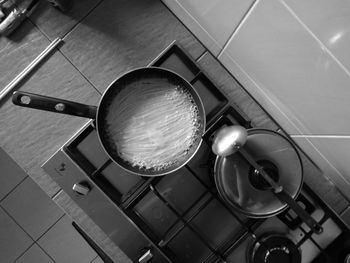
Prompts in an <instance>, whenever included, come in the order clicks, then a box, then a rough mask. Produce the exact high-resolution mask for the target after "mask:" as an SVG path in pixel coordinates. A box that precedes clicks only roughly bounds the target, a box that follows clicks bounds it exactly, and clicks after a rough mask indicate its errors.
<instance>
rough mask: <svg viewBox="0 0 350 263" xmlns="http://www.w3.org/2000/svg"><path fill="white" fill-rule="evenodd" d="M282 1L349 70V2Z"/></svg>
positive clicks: (335, 0)
mask: <svg viewBox="0 0 350 263" xmlns="http://www.w3.org/2000/svg"><path fill="white" fill-rule="evenodd" d="M283 1H284V2H285V3H286V4H287V5H288V6H289V7H290V8H291V9H292V10H293V12H295V14H296V15H297V16H298V17H299V18H300V19H301V20H302V21H303V23H305V25H306V26H307V27H308V28H309V29H310V30H311V31H312V32H313V33H314V34H315V35H316V36H317V37H318V38H319V39H320V40H321V41H322V43H323V44H324V45H326V46H327V48H328V49H329V50H330V51H331V52H332V53H333V54H334V55H335V56H336V57H337V59H338V60H339V61H341V63H343V64H344V66H346V67H347V69H348V70H350V52H349V46H350V31H349V27H350V2H349V1H346V0H332V1H329V0H308V1H300V0H283Z"/></svg>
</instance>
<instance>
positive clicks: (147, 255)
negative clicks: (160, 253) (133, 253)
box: [139, 249, 153, 263]
mask: <svg viewBox="0 0 350 263" xmlns="http://www.w3.org/2000/svg"><path fill="white" fill-rule="evenodd" d="M152 258H153V254H152V252H151V249H148V250H147V251H146V253H144V254H143V255H142V256H141V257H140V258H139V263H146V262H149V261H150V260H151V259H152Z"/></svg>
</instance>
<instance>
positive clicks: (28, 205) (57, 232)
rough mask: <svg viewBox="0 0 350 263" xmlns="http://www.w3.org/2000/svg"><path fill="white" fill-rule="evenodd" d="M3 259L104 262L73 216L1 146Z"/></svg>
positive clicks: (42, 262) (0, 245) (0, 237)
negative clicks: (78, 230) (77, 229)
mask: <svg viewBox="0 0 350 263" xmlns="http://www.w3.org/2000/svg"><path fill="white" fill-rule="evenodd" d="M0 167H1V174H0V193H1V197H0V248H1V249H0V262H1V263H7V262H9V263H11V262H22V263H49V262H76V263H90V262H95V263H96V262H102V261H99V260H100V258H99V257H97V254H96V252H95V251H94V250H93V249H92V248H91V247H90V246H89V245H88V243H87V242H86V241H85V240H84V239H83V238H82V237H81V236H80V234H79V233H78V232H77V231H76V230H75V229H74V227H73V226H72V221H71V219H70V218H69V217H68V216H66V215H64V213H63V211H62V210H61V209H60V208H59V207H58V206H57V205H56V204H55V203H54V202H53V201H52V200H51V199H50V198H49V197H48V196H47V195H46V194H45V192H44V191H43V190H42V189H40V187H39V186H38V185H37V184H36V183H35V182H34V181H33V180H32V179H31V178H30V177H29V176H27V175H26V173H25V172H24V171H23V170H22V169H21V168H20V167H19V166H18V165H17V163H16V162H15V161H14V160H13V159H12V158H11V157H10V156H9V155H8V154H7V153H6V152H5V151H4V150H3V149H2V148H0Z"/></svg>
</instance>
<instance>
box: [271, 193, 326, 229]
mask: <svg viewBox="0 0 350 263" xmlns="http://www.w3.org/2000/svg"><path fill="white" fill-rule="evenodd" d="M274 194H275V195H276V197H277V198H278V199H279V200H280V201H282V202H284V203H286V204H288V205H289V207H290V208H291V209H292V210H293V211H294V212H295V213H296V214H297V215H298V216H299V217H300V219H301V220H302V221H303V222H305V224H307V225H308V226H309V227H310V228H311V230H312V231H313V232H314V233H316V234H321V233H322V232H323V228H322V226H321V225H320V224H319V223H318V222H316V220H315V219H314V218H313V217H312V216H311V215H310V214H308V213H307V212H306V211H305V210H304V209H303V208H301V206H300V205H299V204H298V203H297V202H296V201H295V200H294V199H293V198H292V197H291V196H290V195H289V194H287V193H286V191H284V190H282V191H280V192H277V193H276V192H274Z"/></svg>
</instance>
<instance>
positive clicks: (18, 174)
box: [0, 147, 27, 200]
mask: <svg viewBox="0 0 350 263" xmlns="http://www.w3.org/2000/svg"><path fill="white" fill-rule="evenodd" d="M0 167H1V172H0V200H1V199H3V198H4V196H6V195H7V194H8V193H9V192H10V191H11V190H12V189H13V188H14V187H15V186H16V185H17V184H18V183H20V182H21V181H22V180H23V179H24V178H25V177H26V176H27V174H26V173H25V172H24V170H23V169H22V168H21V167H20V166H19V165H18V164H17V163H16V162H15V161H14V160H13V159H12V158H11V157H10V156H9V155H8V154H7V153H6V152H5V150H3V149H2V148H1V147H0Z"/></svg>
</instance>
